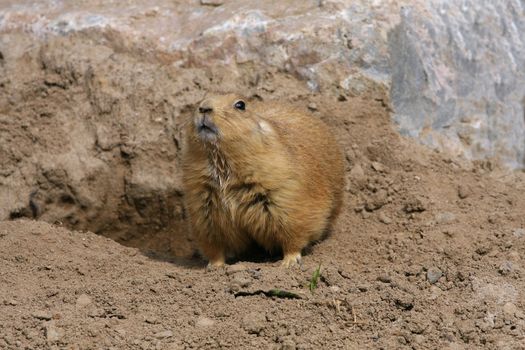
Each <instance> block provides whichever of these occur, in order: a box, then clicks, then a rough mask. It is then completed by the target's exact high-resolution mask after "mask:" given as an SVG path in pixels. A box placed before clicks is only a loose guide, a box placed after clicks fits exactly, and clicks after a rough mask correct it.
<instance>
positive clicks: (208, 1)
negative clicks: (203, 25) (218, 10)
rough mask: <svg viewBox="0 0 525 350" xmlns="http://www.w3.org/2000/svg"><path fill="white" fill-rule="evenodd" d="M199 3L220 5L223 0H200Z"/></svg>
mask: <svg viewBox="0 0 525 350" xmlns="http://www.w3.org/2000/svg"><path fill="white" fill-rule="evenodd" d="M200 3H201V5H203V6H213V7H217V6H221V5H223V4H224V0H200Z"/></svg>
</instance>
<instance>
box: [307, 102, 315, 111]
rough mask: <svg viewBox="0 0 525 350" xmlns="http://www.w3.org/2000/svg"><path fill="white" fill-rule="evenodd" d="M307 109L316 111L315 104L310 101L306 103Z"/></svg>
mask: <svg viewBox="0 0 525 350" xmlns="http://www.w3.org/2000/svg"><path fill="white" fill-rule="evenodd" d="M308 109H309V110H311V111H317V104H315V103H313V102H311V103H309V104H308Z"/></svg>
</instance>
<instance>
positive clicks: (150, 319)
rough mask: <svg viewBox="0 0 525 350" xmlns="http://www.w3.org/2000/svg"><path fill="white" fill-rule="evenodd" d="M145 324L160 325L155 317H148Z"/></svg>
mask: <svg viewBox="0 0 525 350" xmlns="http://www.w3.org/2000/svg"><path fill="white" fill-rule="evenodd" d="M144 322H146V323H149V324H159V323H160V322H159V320H158V319H157V318H156V317H155V316H146V318H145V319H144Z"/></svg>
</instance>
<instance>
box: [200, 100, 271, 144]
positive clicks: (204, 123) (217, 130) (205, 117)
mask: <svg viewBox="0 0 525 350" xmlns="http://www.w3.org/2000/svg"><path fill="white" fill-rule="evenodd" d="M253 107H254V105H253V104H252V103H251V101H248V100H247V99H246V98H244V97H242V96H239V95H236V94H228V95H218V96H213V97H208V98H206V99H204V101H202V102H201V103H200V104H199V106H198V107H197V110H196V111H195V115H194V117H193V128H192V129H193V130H192V131H193V132H194V133H195V136H196V138H197V139H198V140H200V141H202V142H204V143H212V144H221V143H231V142H242V141H243V140H244V141H248V140H249V139H253V138H254V137H256V136H258V135H264V134H266V133H271V132H272V129H271V126H270V125H269V124H268V123H267V122H266V121H265V120H262V119H261V118H260V117H259V116H258V114H257V113H256V112H255V110H254V108H253Z"/></svg>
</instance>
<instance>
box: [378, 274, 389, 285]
mask: <svg viewBox="0 0 525 350" xmlns="http://www.w3.org/2000/svg"><path fill="white" fill-rule="evenodd" d="M377 280H378V281H379V282H383V283H390V282H392V278H391V277H390V276H389V275H387V274H384V275H379V276H378V277H377Z"/></svg>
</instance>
